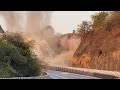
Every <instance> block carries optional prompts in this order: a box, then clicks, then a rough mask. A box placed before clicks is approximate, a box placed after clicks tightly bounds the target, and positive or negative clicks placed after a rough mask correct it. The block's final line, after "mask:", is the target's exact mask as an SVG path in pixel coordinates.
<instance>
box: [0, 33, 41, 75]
mask: <svg viewBox="0 0 120 90" xmlns="http://www.w3.org/2000/svg"><path fill="white" fill-rule="evenodd" d="M33 43H34V42H33V41H27V40H26V39H25V38H24V37H23V36H22V34H21V33H4V34H2V35H1V37H0V77H20V76H22V77H28V76H39V75H40V72H41V68H42V65H41V63H42V61H40V60H39V58H38V57H37V56H36V55H35V53H34V52H33V45H34V44H33Z"/></svg>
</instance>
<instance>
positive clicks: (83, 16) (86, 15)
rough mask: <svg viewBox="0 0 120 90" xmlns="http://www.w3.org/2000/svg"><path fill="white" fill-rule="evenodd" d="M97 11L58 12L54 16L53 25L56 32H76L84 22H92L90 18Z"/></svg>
mask: <svg viewBox="0 0 120 90" xmlns="http://www.w3.org/2000/svg"><path fill="white" fill-rule="evenodd" d="M96 12H97V11H56V12H53V14H52V21H51V24H52V26H53V28H54V29H55V30H56V32H60V33H68V32H72V31H73V30H76V28H77V25H78V24H80V23H81V21H83V20H91V19H90V16H91V15H92V14H94V13H96Z"/></svg>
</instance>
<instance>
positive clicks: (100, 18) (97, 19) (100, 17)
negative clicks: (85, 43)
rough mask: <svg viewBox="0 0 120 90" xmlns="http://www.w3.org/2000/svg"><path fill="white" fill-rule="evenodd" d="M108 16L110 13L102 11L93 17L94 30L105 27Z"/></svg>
mask: <svg viewBox="0 0 120 90" xmlns="http://www.w3.org/2000/svg"><path fill="white" fill-rule="evenodd" d="M108 15H109V12H106V11H100V12H99V13H96V14H95V15H92V16H91V18H92V22H93V29H96V28H99V27H101V26H102V25H104V23H105V20H106V18H107V16H108Z"/></svg>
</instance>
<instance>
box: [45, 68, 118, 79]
mask: <svg viewBox="0 0 120 90" xmlns="http://www.w3.org/2000/svg"><path fill="white" fill-rule="evenodd" d="M47 69H49V70H56V71H62V72H69V73H76V74H81V75H87V76H92V77H98V78H102V79H119V78H120V72H116V71H105V70H96V69H85V68H74V67H62V66H48V68H47Z"/></svg>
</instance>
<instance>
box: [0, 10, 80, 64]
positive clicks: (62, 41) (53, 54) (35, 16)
mask: <svg viewBox="0 0 120 90" xmlns="http://www.w3.org/2000/svg"><path fill="white" fill-rule="evenodd" d="M51 14H52V11H0V17H2V18H3V19H4V21H5V25H6V27H7V30H8V31H10V32H18V31H19V32H23V33H24V35H25V37H27V39H29V40H35V53H36V54H37V55H38V57H39V58H41V59H42V60H44V61H46V62H48V63H49V64H52V65H62V66H70V65H71V58H72V56H73V53H74V51H75V50H76V48H77V47H78V45H79V42H80V40H79V39H78V38H77V39H76V38H74V35H73V36H72V38H69V36H68V35H65V36H62V35H55V30H54V29H53V27H52V26H51Z"/></svg>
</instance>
